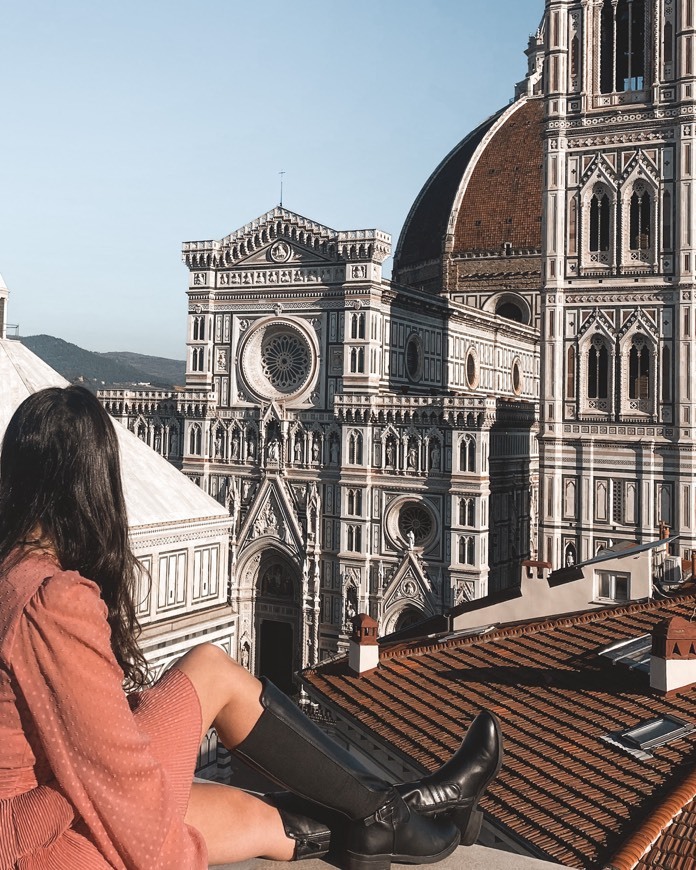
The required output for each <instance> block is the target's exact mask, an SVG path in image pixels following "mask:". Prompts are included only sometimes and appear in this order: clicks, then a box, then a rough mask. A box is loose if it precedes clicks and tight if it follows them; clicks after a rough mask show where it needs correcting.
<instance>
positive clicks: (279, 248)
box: [269, 239, 292, 263]
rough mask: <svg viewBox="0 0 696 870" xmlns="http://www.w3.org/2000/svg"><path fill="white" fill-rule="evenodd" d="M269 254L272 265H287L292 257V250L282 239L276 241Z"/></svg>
mask: <svg viewBox="0 0 696 870" xmlns="http://www.w3.org/2000/svg"><path fill="white" fill-rule="evenodd" d="M269 253H270V256H271V260H273V262H274V263H287V261H288V260H289V259H290V257H291V255H292V248H291V247H290V245H289V244H288V243H287V242H286V241H284V240H283V239H278V241H277V242H275V243H274V244H273V245H272V246H271V250H270V251H269Z"/></svg>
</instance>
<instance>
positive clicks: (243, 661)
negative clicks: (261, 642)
mask: <svg viewBox="0 0 696 870" xmlns="http://www.w3.org/2000/svg"><path fill="white" fill-rule="evenodd" d="M239 663H240V665H241V666H242V667H243V668H246V669H247V670H249V665H250V663H251V647H250V646H249V644H248V643H246V641H245V642H244V643H243V644H242V652H241V655H240V661H239Z"/></svg>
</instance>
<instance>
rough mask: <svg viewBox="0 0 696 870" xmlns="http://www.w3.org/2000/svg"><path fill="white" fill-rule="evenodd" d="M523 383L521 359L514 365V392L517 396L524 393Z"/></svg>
mask: <svg viewBox="0 0 696 870" xmlns="http://www.w3.org/2000/svg"><path fill="white" fill-rule="evenodd" d="M523 383H524V382H523V380H522V367H521V366H520V361H519V359H516V360H515V361H514V362H513V363H512V391H513V392H514V394H515V395H516V396H519V394H520V393H521V392H522V386H523Z"/></svg>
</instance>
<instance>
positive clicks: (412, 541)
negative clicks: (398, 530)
mask: <svg viewBox="0 0 696 870" xmlns="http://www.w3.org/2000/svg"><path fill="white" fill-rule="evenodd" d="M406 540H407V541H408V548H409V550H413V548H414V547H415V546H416V536H415V535H414V533H413V529H409V530H408V532H407V533H406Z"/></svg>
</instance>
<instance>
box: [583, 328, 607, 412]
mask: <svg viewBox="0 0 696 870" xmlns="http://www.w3.org/2000/svg"><path fill="white" fill-rule="evenodd" d="M608 397H609V349H608V348H607V346H606V344H605V342H604V341H603V339H602V338H601V337H599V336H596V337H595V338H593V339H592V343H591V344H590V346H589V348H588V351H587V398H588V399H607V398H608Z"/></svg>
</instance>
